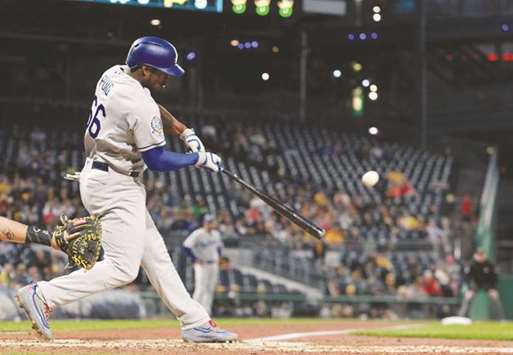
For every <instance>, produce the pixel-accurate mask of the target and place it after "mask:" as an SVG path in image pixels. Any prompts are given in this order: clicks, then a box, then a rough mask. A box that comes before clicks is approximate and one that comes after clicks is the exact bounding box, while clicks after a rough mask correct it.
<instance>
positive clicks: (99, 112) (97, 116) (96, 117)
mask: <svg viewBox="0 0 513 355" xmlns="http://www.w3.org/2000/svg"><path fill="white" fill-rule="evenodd" d="M106 115H107V114H106V112H105V107H104V106H103V105H102V104H99V103H98V98H97V97H96V96H94V99H93V104H92V105H91V114H90V115H89V119H88V120H87V124H86V127H87V128H86V129H87V132H89V135H90V136H91V137H92V138H93V139H94V138H96V137H98V134H99V133H100V130H101V129H102V125H101V122H100V120H101V119H102V118H105V116H106Z"/></svg>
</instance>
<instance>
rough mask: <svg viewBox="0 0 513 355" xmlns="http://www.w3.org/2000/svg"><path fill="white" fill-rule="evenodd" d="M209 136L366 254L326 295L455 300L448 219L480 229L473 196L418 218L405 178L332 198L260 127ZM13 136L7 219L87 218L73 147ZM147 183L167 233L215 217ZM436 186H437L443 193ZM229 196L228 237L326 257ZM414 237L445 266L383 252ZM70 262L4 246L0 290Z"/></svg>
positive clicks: (0, 179) (341, 242)
mask: <svg viewBox="0 0 513 355" xmlns="http://www.w3.org/2000/svg"><path fill="white" fill-rule="evenodd" d="M202 134H203V137H204V140H205V142H206V144H207V145H209V146H213V148H214V150H216V149H219V151H221V152H224V154H231V155H232V156H235V157H237V158H238V159H245V160H248V161H250V162H252V163H253V164H256V165H257V166H265V167H266V168H269V167H271V171H272V172H273V176H274V178H275V179H277V180H276V181H278V184H277V185H276V187H277V189H278V190H279V192H280V196H279V197H280V198H282V199H283V200H285V201H287V202H288V203H289V205H291V206H292V207H294V208H296V209H297V210H298V211H299V212H300V213H301V214H302V215H304V216H305V217H307V218H309V219H312V220H313V221H315V222H316V223H317V224H318V225H319V226H321V227H322V228H324V229H326V231H327V233H326V236H325V239H326V241H327V246H328V247H329V248H342V250H346V251H348V252H351V251H353V252H356V253H358V254H359V255H360V256H359V257H358V258H356V259H355V258H351V259H347V260H341V263H340V264H339V265H329V264H325V265H323V267H324V268H325V269H324V271H325V272H326V275H328V277H327V294H328V295H330V296H339V295H349V296H351V295H359V294H371V295H378V294H381V295H382V294H390V295H392V294H393V295H399V296H400V297H404V298H406V299H412V298H415V297H417V296H418V295H421V294H422V295H429V296H443V297H450V296H454V295H455V294H456V289H457V280H458V275H456V271H455V270H456V269H455V268H454V267H453V266H454V265H455V264H456V262H455V260H454V259H453V258H452V256H451V250H452V247H453V245H452V244H451V240H452V236H451V227H452V226H451V225H450V223H449V220H450V219H449V216H450V215H451V214H452V215H451V216H452V217H454V214H456V215H458V216H461V217H462V219H463V220H465V221H467V222H468V223H473V221H474V213H475V211H474V210H475V209H474V207H473V205H472V201H471V199H470V197H469V196H465V197H464V198H463V201H462V202H460V201H459V199H456V198H455V197H454V196H453V195H452V194H451V193H450V191H449V190H448V188H447V186H444V187H442V188H443V189H444V191H446V192H447V194H446V195H445V197H446V198H445V201H443V203H442V205H441V206H438V205H435V204H433V205H430V206H429V208H428V212H427V213H425V214H420V213H415V212H416V211H415V209H412V208H410V206H411V205H412V204H414V203H415V202H416V201H418V196H417V193H416V191H415V188H414V186H411V184H409V182H408V179H407V177H406V176H405V175H404V174H402V173H401V172H400V171H390V172H389V173H388V175H387V176H385V177H383V178H382V183H380V185H379V186H377V188H378V189H380V193H381V194H382V195H383V200H382V203H376V202H374V201H372V200H369V199H365V198H363V197H362V196H358V195H356V194H353V195H350V194H348V193H347V192H345V191H341V190H331V191H325V190H323V189H322V188H320V187H316V186H314V185H313V184H302V183H300V182H296V183H293V182H290V181H287V180H284V177H285V172H284V171H282V167H279V166H274V168H273V160H272V158H270V157H272V155H273V154H275V153H276V152H275V150H276V146H275V144H274V143H273V142H272V141H267V140H265V138H264V137H263V135H262V134H261V133H259V132H258V130H255V131H251V130H250V131H248V132H245V131H244V130H242V128H241V127H237V126H235V127H234V128H232V129H231V130H229V131H228V132H227V133H226V134H227V137H224V138H227V139H223V137H220V138H216V136H217V133H216V128H215V127H214V126H210V125H205V126H203V130H202ZM16 138H17V139H18V151H17V153H16V154H13V157H15V158H14V159H12V160H11V161H8V162H7V163H6V164H5V165H4V168H5V170H4V171H3V172H1V173H0V215H2V216H6V217H8V218H12V219H14V220H17V221H20V222H23V223H26V224H36V225H39V226H45V227H47V228H49V229H52V228H53V227H54V226H55V225H56V223H58V221H59V217H60V216H61V215H67V216H69V217H76V216H80V215H84V214H85V213H86V211H85V210H84V208H83V207H82V204H81V202H80V198H79V194H78V192H77V188H76V186H75V187H73V184H75V183H71V182H67V181H65V180H63V179H62V177H61V175H62V173H63V172H64V171H66V170H67V169H69V168H70V167H69V166H67V165H66V162H67V156H66V154H69V150H68V151H66V150H62V147H60V148H56V147H55V146H52V142H51V141H49V137H48V136H47V133H46V132H45V131H43V130H38V129H34V130H33V131H31V133H30V134H25V135H20V136H19V137H16ZM221 142H223V143H221ZM73 144H74V145H73ZM73 144H72V142H70V147H68V148H69V149H75V150H76V149H78V148H77V146H76V142H75V143H73ZM382 153H383V152H380V151H379V145H375V146H371V147H364V149H362V151H361V152H360V153H359V154H363V155H368V154H373V155H376V154H378V155H379V154H382ZM362 158H363V156H362ZM74 168H78V167H74ZM146 185H147V196H148V201H147V202H148V209H149V211H150V213H151V214H152V217H153V218H154V220H155V222H156V224H157V226H158V227H159V230H160V231H161V232H162V234H163V235H164V236H166V235H170V234H172V233H173V232H175V231H191V230H192V229H194V228H196V227H197V226H198V221H199V219H200V217H201V216H202V215H203V214H204V213H206V212H208V207H207V204H206V203H205V201H204V200H203V199H202V198H201V197H196V198H191V196H190V195H188V194H186V195H183V196H182V195H180V194H178V193H177V191H176V187H173V186H166V185H165V184H163V183H162V182H161V180H159V179H151V178H150V179H147V181H146ZM430 188H432V189H439V188H440V186H431V187H430ZM232 193H233V194H236V195H237V196H236V198H237V199H238V202H240V203H242V204H243V205H244V206H245V212H244V213H243V214H242V215H240V216H233V215H232V214H231V213H229V212H228V211H227V210H220V211H217V218H218V221H219V229H220V230H221V232H222V234H223V235H224V236H238V237H240V238H241V239H242V238H246V239H253V240H266V239H273V240H278V241H280V242H282V243H283V244H285V245H287V246H288V247H291V248H296V249H301V248H302V249H311V250H312V251H313V253H314V256H315V257H316V258H318V259H322V258H323V256H324V254H325V250H324V249H325V248H326V246H324V245H323V246H320V247H319V246H318V244H316V243H315V240H314V239H313V238H311V237H309V236H308V235H306V234H305V233H304V232H303V231H302V230H301V229H300V228H298V227H297V226H295V225H294V224H292V223H291V222H289V221H288V220H287V219H285V218H283V217H281V216H279V215H277V214H276V213H274V212H273V211H272V209H271V208H270V207H269V206H267V205H266V204H265V203H263V202H262V201H261V200H260V199H258V198H256V197H254V196H253V195H251V194H250V193H248V192H246V191H243V190H237V191H233V192H232ZM459 209H461V213H460V212H459ZM407 235H408V236H410V239H411V240H413V241H422V240H423V241H428V242H429V243H432V244H433V245H434V250H435V253H436V255H437V256H438V257H439V259H440V260H441V261H440V262H439V263H437V264H434V265H423V264H421V263H419V262H418V260H415V258H414V257H413V258H412V259H411V260H408V261H407V262H406V264H407V271H408V272H403V271H404V270H400V269H398V266H397V265H398V264H397V263H396V264H394V263H393V262H392V261H391V260H389V259H387V257H386V255H388V254H387V253H388V252H390V251H391V250H393V249H394V246H395V245H396V244H397V242H399V241H401V240H404V239H405V238H406V236H407ZM411 236H413V237H411ZM406 239H407V238H406ZM368 244H372V245H373V250H372V253H368V254H366V250H365V247H364V245H368ZM349 254H350V253H349ZM349 254H348V255H349ZM65 263H66V260H65V258H63V256H62V254H60V253H58V252H53V251H50V250H42V249H33V248H29V247H26V246H24V245H13V244H9V243H0V265H1V266H0V270H1V272H0V284H4V285H14V286H16V285H22V284H25V283H27V282H28V281H30V280H41V279H48V278H51V277H54V276H56V275H59V274H60V273H62V270H63V268H64V265H65Z"/></svg>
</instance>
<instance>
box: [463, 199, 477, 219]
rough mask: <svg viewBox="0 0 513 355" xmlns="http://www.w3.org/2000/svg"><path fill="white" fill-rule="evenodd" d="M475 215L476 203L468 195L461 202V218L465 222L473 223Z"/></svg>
mask: <svg viewBox="0 0 513 355" xmlns="http://www.w3.org/2000/svg"><path fill="white" fill-rule="evenodd" d="M473 214H474V203H473V202H472V199H471V198H470V196H469V195H468V194H464V195H463V200H462V202H461V216H462V217H463V220H465V221H467V222H471V221H472V219H473Z"/></svg>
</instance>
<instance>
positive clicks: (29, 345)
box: [0, 321, 513, 355]
mask: <svg viewBox="0 0 513 355" xmlns="http://www.w3.org/2000/svg"><path fill="white" fill-rule="evenodd" d="M406 326H412V325H410V324H409V325H406ZM387 327H397V323H395V324H394V325H391V324H386V323H370V322H331V323H326V324H322V325H319V324H316V323H313V324H311V325H309V324H287V322H286V321H284V322H283V324H267V325H262V326H258V325H257V326H255V325H241V326H237V327H230V328H231V329H233V330H235V331H237V332H238V333H239V334H240V335H241V338H242V341H241V342H240V343H235V344H201V345H197V344H187V343H184V342H182V341H181V340H180V332H179V329H178V328H167V329H140V330H134V329H124V330H119V331H116V330H97V331H73V330H70V331H56V332H55V338H56V340H54V341H52V342H45V341H40V340H38V339H37V338H36V337H35V335H34V334H33V333H32V332H28V331H27V332H3V333H0V351H1V352H2V353H13V352H14V353H24V354H26V353H33V354H45V353H46V354H48V353H66V354H77V353H89V354H119V353H123V354H136V353H137V354H141V353H145V354H157V353H161V354H175V353H181V354H240V355H244V354H304V353H312V354H328V353H332V354H427V353H434V354H513V342H494V341H476V340H472V341H462V340H457V341H456V340H435V339H404V338H401V339H399V338H378V337H362V336H354V335H351V332H352V331H354V330H358V329H369V328H387Z"/></svg>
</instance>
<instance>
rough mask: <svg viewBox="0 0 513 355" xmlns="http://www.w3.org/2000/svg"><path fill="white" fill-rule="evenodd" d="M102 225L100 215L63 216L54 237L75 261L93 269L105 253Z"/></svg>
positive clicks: (87, 268) (83, 266)
mask: <svg viewBox="0 0 513 355" xmlns="http://www.w3.org/2000/svg"><path fill="white" fill-rule="evenodd" d="M101 236H102V226H101V223H100V220H99V218H98V216H95V215H92V216H88V217H83V218H75V219H69V218H68V217H66V216H62V217H61V225H59V226H57V228H56V229H55V231H54V232H53V236H52V238H53V239H54V240H55V243H56V244H57V246H58V247H59V248H60V249H61V250H62V251H63V252H65V253H66V254H67V255H68V258H69V261H70V264H71V263H73V264H75V265H77V266H80V267H82V268H84V269H86V270H89V269H91V268H92V267H93V266H94V264H95V263H96V261H98V259H99V258H100V257H101V254H103V249H102V244H101Z"/></svg>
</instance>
